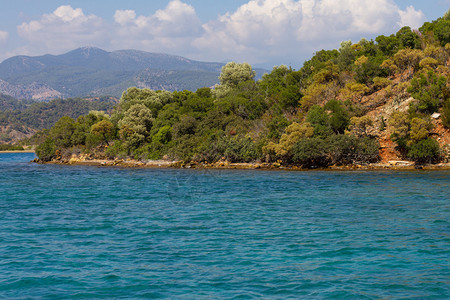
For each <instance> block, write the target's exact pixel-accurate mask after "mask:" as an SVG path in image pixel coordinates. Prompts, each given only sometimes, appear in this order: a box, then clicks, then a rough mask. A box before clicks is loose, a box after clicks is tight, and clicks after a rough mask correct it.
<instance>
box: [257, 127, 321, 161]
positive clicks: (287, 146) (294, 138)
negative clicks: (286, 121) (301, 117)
mask: <svg viewBox="0 0 450 300" xmlns="http://www.w3.org/2000/svg"><path fill="white" fill-rule="evenodd" d="M313 134H314V127H312V126H311V124H309V123H308V122H305V123H303V124H299V123H296V122H293V123H292V124H291V125H289V126H288V127H287V128H286V132H285V133H284V134H283V135H282V136H281V138H280V142H279V143H278V144H275V143H273V142H269V144H268V145H267V146H266V147H264V149H263V150H264V151H265V152H266V153H268V152H274V153H275V155H276V156H278V157H280V158H284V159H288V160H289V159H290V156H291V155H292V154H291V150H292V147H294V145H295V144H296V143H297V142H298V141H299V140H301V139H303V138H308V137H312V136H313Z"/></svg>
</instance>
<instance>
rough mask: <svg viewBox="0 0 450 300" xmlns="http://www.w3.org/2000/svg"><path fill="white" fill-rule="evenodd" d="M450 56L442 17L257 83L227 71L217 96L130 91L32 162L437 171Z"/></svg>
mask: <svg viewBox="0 0 450 300" xmlns="http://www.w3.org/2000/svg"><path fill="white" fill-rule="evenodd" d="M449 57H450V13H449V12H447V13H446V14H445V15H444V17H442V18H440V19H438V20H436V21H433V22H431V23H425V24H424V25H423V26H422V27H421V28H420V29H419V30H418V31H416V30H411V29H410V28H409V27H403V28H402V29H400V30H399V31H398V32H397V33H395V34H392V35H390V36H383V35H382V36H378V37H377V38H376V39H375V40H366V39H362V40H360V41H359V42H356V43H353V42H351V41H346V42H342V44H341V47H340V48H339V49H335V50H321V51H318V52H316V53H315V55H314V56H313V57H312V58H311V59H310V60H308V61H306V62H305V63H304V65H303V67H302V68H300V69H299V70H294V69H292V68H290V67H286V66H278V67H275V68H274V69H273V70H272V71H271V72H270V73H269V74H266V75H264V76H263V77H262V79H261V80H258V81H255V72H254V71H253V70H252V68H251V66H250V65H248V64H245V63H244V64H237V63H229V64H227V65H226V66H224V67H223V68H222V72H221V75H220V77H219V81H220V84H219V85H217V86H216V87H215V88H214V89H210V88H200V89H198V90H197V91H196V92H190V91H175V92H168V91H153V90H148V89H137V88H129V89H127V90H126V91H125V92H124V93H123V95H122V98H121V100H120V102H119V104H118V105H117V106H116V107H115V109H114V111H113V112H112V114H111V115H107V114H99V113H90V114H88V115H86V116H82V117H79V118H78V119H77V120H74V119H71V118H69V117H64V118H62V119H60V120H59V121H58V122H57V123H56V124H55V126H53V128H52V129H51V130H50V131H49V133H48V137H47V138H46V140H45V142H44V143H42V144H41V145H40V146H39V147H38V148H37V154H38V156H39V157H40V158H41V160H43V161H48V160H51V159H54V158H61V156H62V157H63V158H64V157H66V158H67V157H70V155H72V154H73V153H83V152H84V153H88V154H89V155H90V156H91V157H107V158H110V159H114V158H126V157H132V158H136V159H161V158H170V159H174V160H184V161H197V162H204V161H206V162H216V161H219V160H221V161H228V162H252V161H266V162H272V163H276V164H280V165H291V164H294V165H301V166H303V167H323V166H328V165H333V164H338V165H340V164H365V163H371V162H377V161H379V160H380V159H389V158H395V159H409V160H413V161H415V162H417V163H433V162H439V161H443V160H445V159H446V155H447V152H446V151H447V150H446V147H448V143H449V131H448V128H449V126H450V99H449V96H450V88H449V76H450V72H449Z"/></svg>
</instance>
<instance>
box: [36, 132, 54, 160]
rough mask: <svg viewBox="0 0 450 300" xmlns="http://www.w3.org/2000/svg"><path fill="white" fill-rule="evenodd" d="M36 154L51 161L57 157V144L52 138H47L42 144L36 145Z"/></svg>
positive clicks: (41, 158)
mask: <svg viewBox="0 0 450 300" xmlns="http://www.w3.org/2000/svg"><path fill="white" fill-rule="evenodd" d="M36 155H37V156H38V157H39V159H40V160H42V161H51V160H52V158H54V157H56V145H55V142H54V141H53V140H52V139H51V138H47V139H46V140H45V141H44V142H43V143H42V144H40V145H39V146H37V147H36Z"/></svg>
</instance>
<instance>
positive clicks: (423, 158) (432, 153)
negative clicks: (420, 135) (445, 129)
mask: <svg viewBox="0 0 450 300" xmlns="http://www.w3.org/2000/svg"><path fill="white" fill-rule="evenodd" d="M408 157H409V158H410V159H412V160H414V161H415V162H416V163H433V162H436V161H438V160H439V144H438V142H437V141H436V140H434V139H432V138H427V139H424V140H420V141H418V142H417V143H414V144H412V145H411V146H410V147H409V151H408Z"/></svg>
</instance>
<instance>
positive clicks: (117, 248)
mask: <svg viewBox="0 0 450 300" xmlns="http://www.w3.org/2000/svg"><path fill="white" fill-rule="evenodd" d="M33 157H34V156H33V154H0V298H9V299H14V298H17V299H28V298H51V299H67V298H80V299H85V298H95V299H98V298H170V299H253V298H265V299H289V298H291V299H298V298H300V299H302V298H303V299H323V298H334V299H401V298H405V299H411V298H416V299H445V298H448V297H449V295H450V279H449V278H450V266H449V258H450V224H449V221H450V199H449V186H450V172H448V171H433V172H427V171H414V172H395V171H373V172H372V171H370V172H369V171H366V172H330V171H308V172H283V171H245V170H241V171H220V170H164V169H163V170H159V169H120V168H99V167H84V166H57V165H38V164H32V163H28V162H29V161H30V160H31V159H33Z"/></svg>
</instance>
